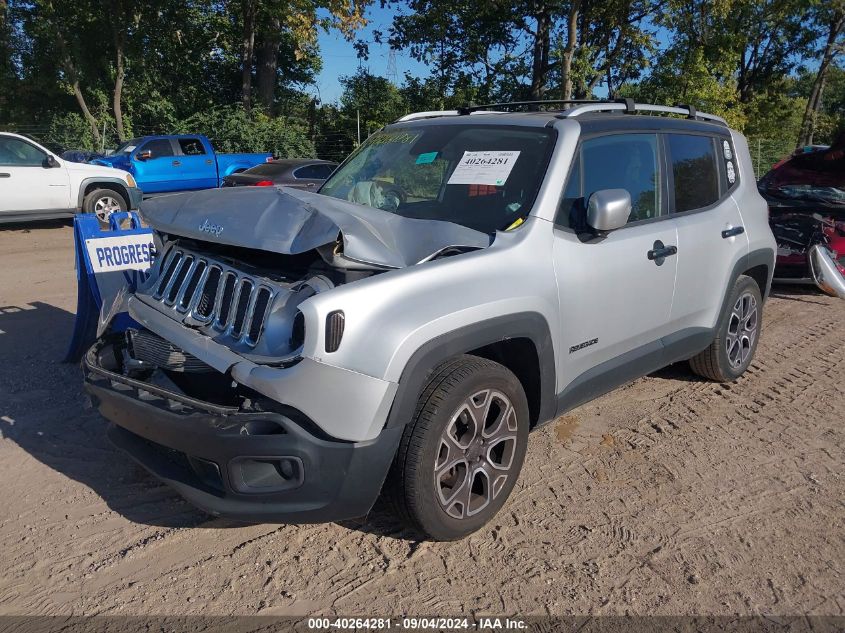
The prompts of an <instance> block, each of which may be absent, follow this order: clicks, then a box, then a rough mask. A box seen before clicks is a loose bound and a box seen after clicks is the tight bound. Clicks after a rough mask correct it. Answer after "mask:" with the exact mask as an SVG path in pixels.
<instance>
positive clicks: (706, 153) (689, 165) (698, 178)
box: [663, 133, 748, 336]
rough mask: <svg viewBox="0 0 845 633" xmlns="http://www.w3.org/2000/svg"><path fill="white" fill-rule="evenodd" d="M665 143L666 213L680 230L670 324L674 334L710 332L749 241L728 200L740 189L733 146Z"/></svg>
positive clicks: (689, 140) (681, 137)
mask: <svg viewBox="0 0 845 633" xmlns="http://www.w3.org/2000/svg"><path fill="white" fill-rule="evenodd" d="M663 140H664V144H665V148H666V156H667V164H668V169H667V171H668V176H669V182H670V188H671V192H672V194H671V195H670V213H671V215H672V217H673V218H675V222H676V224H677V226H678V284H677V287H676V289H675V301H674V304H673V306H672V320H673V322H675V324H676V326H675V327H676V328H677V329H678V330H688V331H692V330H695V329H704V328H706V329H711V328H713V327H715V325H716V321H717V319H718V312H719V308H720V307H721V305H722V301H723V299H724V296H725V291H726V289H727V288H726V284H727V283H728V281H729V278H730V275H731V271H732V270H733V268H734V265H735V264H736V263H737V261H739V259H740V258H741V257H743V256H744V255H746V254H747V253H748V235H747V234H746V233H745V227H744V226H743V225H742V216H741V215H740V212H739V208H738V207H737V205H736V202H734V200H733V198H732V197H731V195H730V194H731V192H732V191H733V190H734V189H735V187H736V186H737V184H738V182H737V181H738V171H737V170H736V168H735V159H734V156H733V146H732V144H731V141H730V139H729V137H728V136H724V137H721V136H718V135H707V134H694V133H684V134H680V133H671V134H665V135H664V137H663ZM704 334H705V333H704V332H702V336H704Z"/></svg>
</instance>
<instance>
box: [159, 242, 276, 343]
mask: <svg viewBox="0 0 845 633" xmlns="http://www.w3.org/2000/svg"><path fill="white" fill-rule="evenodd" d="M150 284H151V285H150V287H149V289H148V292H149V293H150V295H151V296H152V298H153V299H154V300H156V301H159V302H160V303H163V304H164V305H165V306H167V307H169V308H171V309H172V310H175V311H176V312H177V313H180V314H183V315H187V316H189V317H190V319H191V320H192V321H195V322H197V323H198V324H201V325H211V326H213V327H214V328H215V329H216V330H218V331H220V332H224V333H226V334H227V335H228V336H230V337H232V338H233V339H235V340H238V341H243V342H244V343H246V344H247V345H250V346H254V345H255V344H256V343H257V342H258V339H259V337H260V336H261V331H262V329H263V327H264V320H265V319H266V318H267V312H268V309H269V307H270V304H271V303H272V301H273V297H274V295H275V291H274V290H273V288H271V287H270V286H268V285H265V284H262V283H261V282H260V281H258V280H256V279H255V278H254V277H250V276H248V275H245V274H243V273H242V272H240V271H238V270H237V269H235V268H231V267H229V266H227V265H225V264H222V263H220V262H217V261H215V260H213V259H210V258H208V257H205V256H203V255H198V254H196V253H192V252H190V251H186V250H185V249H182V248H179V247H173V248H171V249H170V250H168V251H167V253H166V254H165V256H164V260H163V261H162V263H161V267H160V268H159V275H158V277H157V278H156V279H151V280H150Z"/></svg>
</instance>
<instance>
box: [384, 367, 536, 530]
mask: <svg viewBox="0 0 845 633" xmlns="http://www.w3.org/2000/svg"><path fill="white" fill-rule="evenodd" d="M528 426H529V420H528V403H527V400H526V398H525V393H524V392H523V389H522V385H521V384H520V383H519V380H518V379H517V378H516V376H514V375H513V373H511V372H510V371H509V370H508V369H507V368H505V367H503V366H502V365H499V364H498V363H494V362H492V361H489V360H486V359H483V358H477V357H474V356H460V357H458V358H456V359H454V360H452V361H449V362H447V363H444V364H443V365H441V366H440V367H439V368H438V369H437V370H435V372H434V374H433V376H432V378H431V379H430V380H429V382H428V384H427V386H426V388H425V389H424V390H423V393H422V395H421V396H420V399H419V401H418V403H417V407H416V412H415V416H414V420H413V421H412V422H411V424H409V425H408V426H407V427H406V429H405V433H404V435H403V437H402V442H401V444H400V447H399V451H398V453H397V456H396V459H395V460H394V463H393V465H392V467H391V471H390V474H389V475H388V479H387V483H386V484H385V494H386V496H387V498H388V500H389V501H390V502H391V504H392V505H393V507H394V508H395V509H396V511H397V513H398V514H399V515H400V517H402V518H403V519H404V520H405V521H406V523H408V524H409V525H410V526H411V527H413V528H415V529H416V530H417V531H419V532H421V533H422V534H423V535H425V536H426V537H429V538H432V539H435V540H441V541H450V540H455V539H459V538H462V537H464V536H467V535H468V534H471V533H472V532H474V531H476V530H478V529H479V528H480V527H482V526H483V525H484V524H485V523H487V522H488V521H489V520H490V519H491V518H493V516H495V514H496V513H497V512H498V511H499V509H500V508H501V507H502V505H504V503H505V501H506V500H507V498H508V496H509V495H510V492H511V490H513V487H514V485H515V484H516V480H517V477H518V476H519V472H520V470H521V468H522V462H523V460H524V459H525V449H526V445H527V441H528Z"/></svg>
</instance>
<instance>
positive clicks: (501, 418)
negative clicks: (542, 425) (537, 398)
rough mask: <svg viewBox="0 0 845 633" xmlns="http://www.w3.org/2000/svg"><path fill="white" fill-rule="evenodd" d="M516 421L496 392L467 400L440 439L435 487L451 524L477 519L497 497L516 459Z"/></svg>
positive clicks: (504, 401) (513, 474)
mask: <svg viewBox="0 0 845 633" xmlns="http://www.w3.org/2000/svg"><path fill="white" fill-rule="evenodd" d="M517 428H518V426H517V418H516V411H515V410H514V407H513V404H512V403H511V401H510V400H509V399H508V397H507V396H506V395H504V394H503V393H501V392H500V391H495V390H492V389H486V390H484V391H479V392H477V393H475V394H473V395H471V396H469V397H468V398H466V399H465V400H464V401H463V402H462V403H461V404H460V406H459V407H458V409H457V411H455V413H454V414H453V415H452V417H451V419H450V421H449V424H447V425H446V428H445V429H444V430H443V434H442V435H441V437H440V446H439V449H438V452H437V459H436V461H435V464H434V486H435V490H436V491H437V497H438V501H439V503H440V506H441V508H442V509H443V510H444V511H445V512H446V514H448V515H449V516H451V517H453V518H455V519H464V518H467V517H470V516H473V515H475V514H478V513H479V512H481V511H482V510H484V508H486V507H488V506H489V505H490V504H491V503H492V502H493V500H494V499H495V498H496V497H497V496H498V495H499V493H500V492H501V491H502V489H503V487H504V485H505V483H506V482H507V480H508V477H512V476H516V474H515V473H513V472H511V467H512V465H513V462H514V456H515V455H516V445H517V444H516V443H517Z"/></svg>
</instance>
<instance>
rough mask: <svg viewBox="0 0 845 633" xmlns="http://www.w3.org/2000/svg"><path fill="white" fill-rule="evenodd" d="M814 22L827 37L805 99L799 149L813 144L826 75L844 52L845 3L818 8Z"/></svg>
mask: <svg viewBox="0 0 845 633" xmlns="http://www.w3.org/2000/svg"><path fill="white" fill-rule="evenodd" d="M816 21H817V23H819V24H820V26H822V27H824V30H825V31H826V35H827V37H826V38H825V43H824V47H823V49H822V53H821V62H820V63H819V70H818V72H817V73H816V78H815V80H814V81H813V85H812V88H811V89H810V94H809V96H808V98H807V106H806V108H805V109H804V118H803V120H802V122H801V132H800V133H799V135H798V146H799V147H801V146H803V145H812V143H813V135H814V132H815V129H816V119H817V117H818V114H819V111H820V110H821V107H822V99H823V95H824V91H825V83H826V81H827V76H828V73H829V72H830V69H831V67H832V65H833V60H834V58H835V57H836V56H837V55H839V54H840V53H841V52H842V51H843V50H845V2H843V1H842V0H836V1H835V3H833V4H831V5H824V6H822V7H820V8H819V10H818V14H817V17H816ZM822 33H824V31H822Z"/></svg>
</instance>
